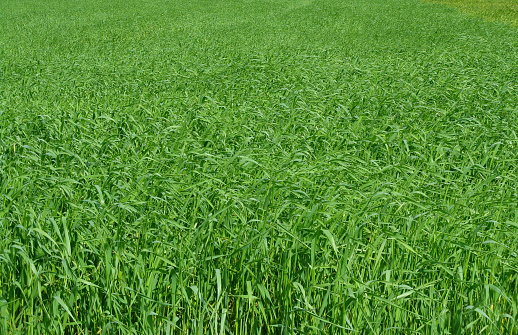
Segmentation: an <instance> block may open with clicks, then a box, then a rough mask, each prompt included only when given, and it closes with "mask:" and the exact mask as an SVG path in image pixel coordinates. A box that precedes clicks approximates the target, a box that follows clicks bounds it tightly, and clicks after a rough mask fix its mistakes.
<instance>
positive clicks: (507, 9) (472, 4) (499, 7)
mask: <svg viewBox="0 0 518 335" xmlns="http://www.w3.org/2000/svg"><path fill="white" fill-rule="evenodd" d="M430 1H433V2H436V3H441V4H446V5H449V6H452V7H456V8H459V9H461V10H462V11H465V12H468V13H471V14H475V15H478V16H482V17H484V18H486V19H489V20H493V21H495V20H499V21H506V22H509V23H512V24H514V25H518V0H430Z"/></svg>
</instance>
